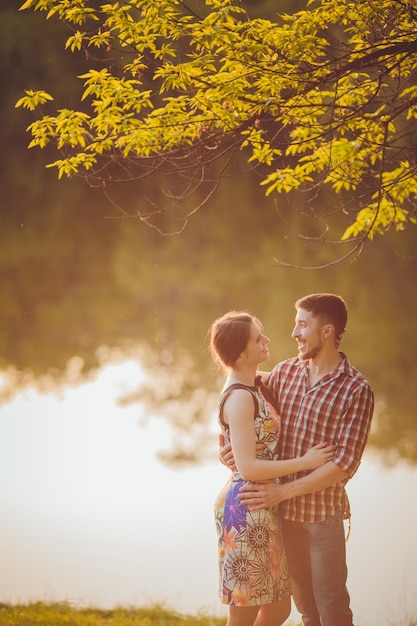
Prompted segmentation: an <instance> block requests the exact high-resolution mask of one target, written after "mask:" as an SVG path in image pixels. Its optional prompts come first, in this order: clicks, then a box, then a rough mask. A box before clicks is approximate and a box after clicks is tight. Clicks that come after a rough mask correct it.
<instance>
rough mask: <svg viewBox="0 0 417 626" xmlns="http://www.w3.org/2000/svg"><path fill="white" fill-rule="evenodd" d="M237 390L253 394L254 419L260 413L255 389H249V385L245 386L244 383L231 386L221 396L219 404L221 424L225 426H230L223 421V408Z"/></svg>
mask: <svg viewBox="0 0 417 626" xmlns="http://www.w3.org/2000/svg"><path fill="white" fill-rule="evenodd" d="M235 389H246V390H247V391H249V393H250V394H251V396H252V398H253V404H254V407H255V410H254V416H253V417H254V418H255V417H256V416H257V414H258V412H259V403H258V398H257V397H256V395H255V388H254V387H249V385H244V384H243V383H234V384H233V385H230V387H228V388H227V389H226V390H225V391H224V392H223V393H222V395H221V397H220V404H219V420H220V422H221V423H222V424H223V426H228V424H225V422H224V420H223V406H224V403H225V402H226V400H227V398H228V397H229V396H230V394H231V392H232V391H234V390H235Z"/></svg>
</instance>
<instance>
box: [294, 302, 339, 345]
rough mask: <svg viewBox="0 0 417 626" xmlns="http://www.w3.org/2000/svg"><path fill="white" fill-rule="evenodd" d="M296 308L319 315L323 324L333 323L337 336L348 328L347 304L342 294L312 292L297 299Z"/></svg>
mask: <svg viewBox="0 0 417 626" xmlns="http://www.w3.org/2000/svg"><path fill="white" fill-rule="evenodd" d="M295 308H296V309H304V310H305V311H309V312H310V313H312V314H313V315H314V316H315V317H319V318H320V319H321V321H322V323H323V324H332V325H333V326H334V331H335V336H336V337H338V336H339V335H341V334H342V333H343V332H344V330H345V329H346V323H347V318H348V313H347V306H346V302H345V301H344V300H343V298H342V297H341V296H337V295H335V294H333V293H312V294H310V295H308V296H304V297H303V298H300V299H299V300H297V302H296V303H295Z"/></svg>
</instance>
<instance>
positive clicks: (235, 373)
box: [227, 370, 256, 387]
mask: <svg viewBox="0 0 417 626" xmlns="http://www.w3.org/2000/svg"><path fill="white" fill-rule="evenodd" d="M255 377H256V370H255V371H254V372H252V371H240V370H230V372H229V373H228V375H227V381H230V384H234V383H242V384H243V385H248V386H249V387H254V386H255Z"/></svg>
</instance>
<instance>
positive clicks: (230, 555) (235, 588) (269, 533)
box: [214, 385, 291, 607]
mask: <svg viewBox="0 0 417 626" xmlns="http://www.w3.org/2000/svg"><path fill="white" fill-rule="evenodd" d="M242 388H243V389H247V390H248V391H250V393H251V394H252V396H253V398H254V404H255V415H254V428H255V433H256V442H257V443H256V456H257V458H258V459H265V460H277V459H278V456H277V447H278V441H279V434H280V419H279V417H278V415H277V413H276V411H275V409H274V408H273V407H272V405H271V404H269V403H268V402H267V401H266V400H265V398H264V397H263V395H262V394H261V392H260V391H259V390H258V388H257V387H247V386H245V385H231V386H230V387H228V389H227V390H226V391H225V392H224V393H223V395H222V397H221V398H220V404H219V422H220V427H221V430H222V433H223V435H224V437H225V441H226V442H228V443H229V442H230V433H229V427H228V425H227V424H225V423H224V422H223V420H222V412H223V404H224V401H225V400H226V398H227V397H228V396H229V394H230V393H231V392H232V391H233V389H242ZM243 483H244V481H243V480H242V479H241V477H240V475H239V473H238V472H237V471H236V472H234V473H233V474H232V476H231V477H230V479H229V480H228V482H227V483H226V485H225V486H224V488H223V489H222V491H221V492H220V494H219V495H218V497H217V499H216V502H215V506H214V511H215V519H216V528H217V536H218V551H219V595H220V600H221V602H222V603H223V604H234V605H236V606H243V607H244V606H257V605H261V604H270V603H271V602H277V601H278V600H282V599H283V598H288V597H289V596H290V593H291V591H290V583H289V577H288V568H287V559H286V555H285V551H284V545H283V539H282V534H281V530H280V520H279V516H278V511H277V508H276V507H272V508H269V509H261V510H259V511H249V510H248V509H247V508H246V507H245V506H244V505H243V504H241V502H240V500H239V498H238V495H239V489H240V487H241V486H242V484H243Z"/></svg>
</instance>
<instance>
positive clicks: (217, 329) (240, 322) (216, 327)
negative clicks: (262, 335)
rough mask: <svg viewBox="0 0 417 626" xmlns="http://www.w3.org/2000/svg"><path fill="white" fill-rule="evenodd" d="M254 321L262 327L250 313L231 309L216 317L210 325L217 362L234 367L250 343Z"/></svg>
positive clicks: (211, 343)
mask: <svg viewBox="0 0 417 626" xmlns="http://www.w3.org/2000/svg"><path fill="white" fill-rule="evenodd" d="M252 322H256V323H257V324H259V326H260V327H261V328H262V325H261V323H260V322H259V320H257V319H256V317H253V315H250V314H249V313H245V312H239V311H229V313H226V314H225V315H223V316H222V317H219V318H218V319H216V320H215V321H214V322H213V324H212V325H211V327H210V331H209V332H210V352H211V356H212V359H213V361H214V362H215V363H217V364H219V365H220V366H222V367H224V368H229V367H232V366H233V364H234V363H235V362H236V361H237V359H238V358H239V356H240V355H241V353H242V352H243V351H244V350H245V349H246V346H247V345H248V341H249V337H250V331H251V325H252Z"/></svg>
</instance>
